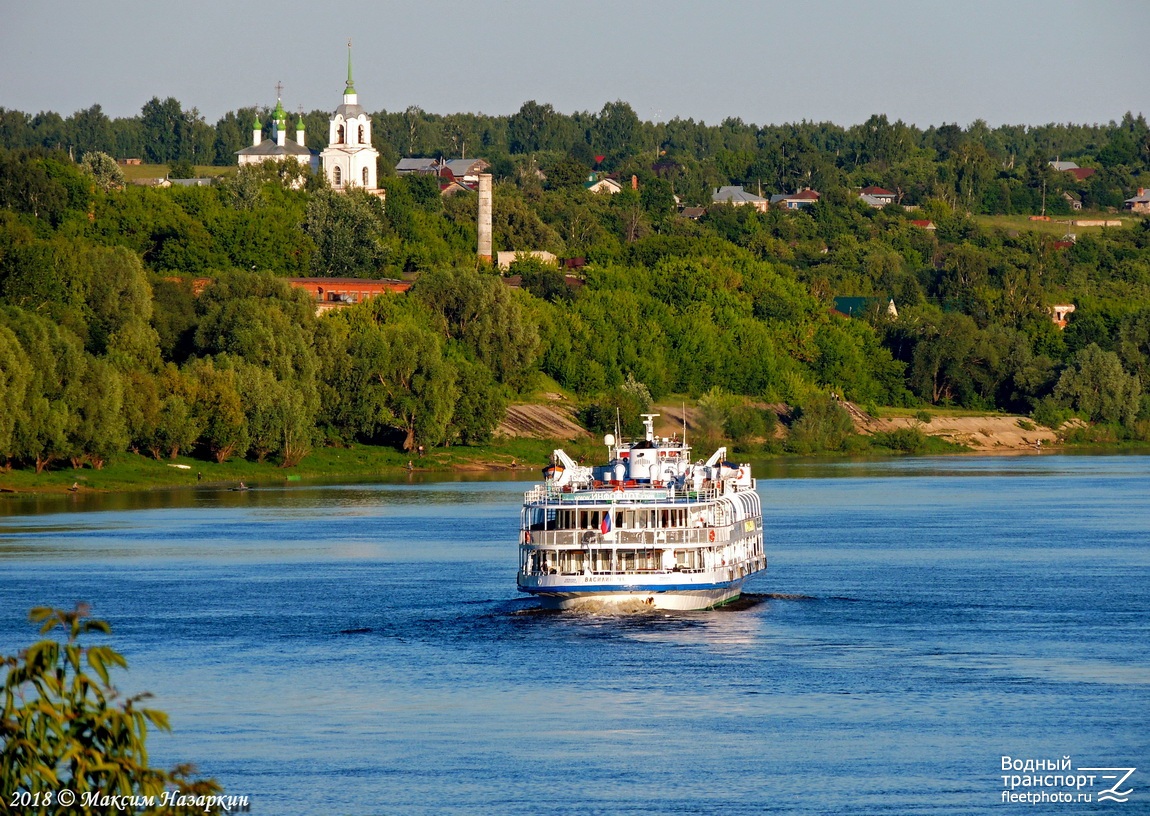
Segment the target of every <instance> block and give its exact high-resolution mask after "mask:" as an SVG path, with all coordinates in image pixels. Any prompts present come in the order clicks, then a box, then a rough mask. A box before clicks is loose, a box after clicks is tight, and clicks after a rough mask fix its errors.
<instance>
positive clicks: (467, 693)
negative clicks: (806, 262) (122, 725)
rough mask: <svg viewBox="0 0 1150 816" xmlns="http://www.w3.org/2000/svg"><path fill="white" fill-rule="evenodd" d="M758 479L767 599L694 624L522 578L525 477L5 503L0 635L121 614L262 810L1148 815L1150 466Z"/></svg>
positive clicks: (212, 751)
mask: <svg viewBox="0 0 1150 816" xmlns="http://www.w3.org/2000/svg"><path fill="white" fill-rule="evenodd" d="M758 475H760V476H761V477H763V478H761V479H760V481H759V490H760V493H761V494H762V496H763V500H764V502H763V504H764V508H765V510H764V512H765V516H766V518H765V525H764V526H765V528H766V531H767V550H768V557H769V560H770V569H769V571H768V573H767V574H766V575H765V577H761V578H759V579H757V580H756V581H755V582H754V583H752V584H751V585H750V587H749V589H750V591H751V592H752V593H754V595H753V598H752V602H751V603H749V604H744V605H740V606H739V607H738V608H728V609H723V610H720V611H716V612H708V613H680V614H673V615H664V614H662V613H659V614H657V615H652V614H646V615H625V616H602V615H600V616H591V615H580V614H572V613H558V614H544V613H540V612H537V611H534V610H533V602H532V601H530V600H526V599H521V598H519V597H517V593H516V590H515V564H516V553H515V543H514V542H515V540H516V529H517V524H518V509H519V503H520V502H521V500H522V494H523V491H524V490H525V489H527V487H528V486H529V485H528V483H527V482H524V481H515V482H510V481H502V482H501V481H426V482H420V481H416V482H414V483H410V482H401V483H386V484H371V485H354V486H304V487H287V488H278V487H277V488H262V489H256V490H252V491H250V492H248V493H233V492H228V491H215V490H212V491H209V490H201V491H194V492H182V493H180V492H174V493H154V494H148V495H146V496H131V497H125V496H114V497H72V496H68V497H64V498H61V499H59V500H50V501H39V502H35V503H24V502H22V501H20V500H16V501H13V500H5V501H3V502H0V652H2V653H5V654H8V653H12V652H13V651H15V650H16V649H17V648H19V647H20V646H22V645H25V644H27V643H30V642H31V641H32V640H34V639H35V636H36V635H35V631H36V630H35V629H34V628H33V627H32V626H30V625H29V624H28V623H27V619H26V616H27V611H28V609H29V608H30V607H32V606H35V605H54V606H66V607H71V606H72V605H74V604H75V602H77V601H89V602H91V603H92V605H93V611H94V613H95V614H96V615H97V616H98V617H102V618H104V619H107V620H109V621H111V623H112V625H113V628H114V639H113V643H114V645H115V646H117V647H118V648H119V649H120V650H121V651H122V652H124V653H125V655H126V656H127V657H128V660H129V663H130V665H131V669H130V671H128V672H126V673H124V672H121V673H120V674H119V676H118V685H119V687H120V688H121V689H122V690H123V691H125V692H129V693H135V692H139V691H143V690H148V691H151V692H153V693H154V694H155V700H154V701H153V702H154V704H155V705H156V706H157V707H159V708H162V709H164V710H166V711H168V712H169V714H170V715H171V719H172V724H173V727H174V731H173V733H172V734H170V735H164V734H153V735H152V736H151V738H150V740H149V746H150V748H151V753H152V760H153V762H154V763H156V764H163V765H165V766H168V765H171V764H174V763H175V762H177V761H193V762H195V763H196V764H197V765H198V766H199V768H200V771H201V773H203V774H205V775H208V776H212V777H215V778H216V779H217V780H219V781H220V782H221V783H222V784H223V785H224V787H225V789H226V791H227V792H228V793H231V794H236V795H246V796H248V797H249V799H250V802H251V810H250V812H251V813H255V814H277V815H278V814H285V815H286V814H305V815H308V814H444V813H480V814H540V813H556V814H589V813H594V814H685V813H690V814H759V813H765V812H772V813H801V814H806V813H843V814H859V813H872V814H873V813H899V814H902V813H932V812H933V813H1014V812H1018V813H1051V812H1056V813H1088V812H1099V811H1107V812H1113V813H1119V814H1129V813H1147V812H1150V635H1148V632H1150V457H1136V456H1114V457H1094V456H1032V457H1014V458H966V457H952V458H945V459H911V460H900V461H894V462H883V463H873V462H871V463H839V464H821V465H790V466H778V467H777V468H776V470H775V471H774V472H764V473H760V474H758ZM1003 757H1009V758H1010V759H1009V760H1007V762H1008V763H1010V764H1012V765H1013V764H1014V763H1015V761H1016V760H1017V766H1018V768H1023V767H1024V766H1025V762H1026V760H1044V761H1047V760H1048V761H1051V762H1052V763H1057V764H1058V765H1059V766H1061V764H1062V763H1063V758H1064V757H1065V758H1066V760H1065V761H1066V763H1067V764H1069V766H1070V767H1071V768H1072V769H1073V770H1072V771H1062V770H1059V771H1057V772H1053V771H1040V773H1041V774H1043V776H1042V777H1041V778H1038V779H1035V778H1034V777H1033V776H1032V774H1033V771H1032V770H1029V769H1028V770H1027V771H1026V772H1025V773H1024V772H1023V771H1022V770H1016V769H1015V768H1013V767H1012V768H1010V769H1008V770H1003V768H1002V764H1003ZM1080 768H1083V769H1095V768H1123V769H1129V768H1136V769H1137V770H1136V771H1135V772H1134V773H1133V774H1131V775H1129V776H1128V777H1127V778H1126V779H1125V780H1124V781H1122V782H1121V784H1120V785H1118V787H1117V788H1116V790H1118V791H1119V792H1123V791H1131V792H1130V793H1128V794H1126V795H1124V796H1123V797H1119V798H1127V799H1128V800H1129V801H1127V802H1125V803H1120V802H1115V801H1102V802H1099V801H1098V799H1099V796H1100V795H1101V794H1102V793H1103V792H1104V791H1105V789H1106V788H1108V787H1112V786H1113V785H1114V783H1115V781H1116V780H1115V779H1110V780H1108V781H1107V780H1105V779H1104V777H1114V776H1117V777H1121V776H1122V775H1123V774H1125V773H1126V772H1125V771H1120V772H1115V771H1095V770H1087V771H1079V770H1078V769H1080ZM1054 773H1057V774H1058V777H1057V782H1056V779H1055V777H1054V775H1053V774H1054ZM1078 774H1082V775H1083V776H1084V777H1085V776H1086V775H1092V777H1091V779H1092V780H1093V782H1092V783H1091V782H1087V783H1085V784H1082V785H1081V786H1080V785H1079V784H1078V783H1077V781H1075V782H1074V783H1073V785H1072V786H1071V787H1067V786H1066V785H1065V779H1064V777H1065V776H1066V775H1070V776H1071V777H1072V778H1073V777H1077V775H1078ZM1004 776H1005V777H1007V778H1006V780H1005V781H1004V779H1003V777H1004ZM2 793H4V794H5V795H7V793H8V792H2ZM1019 794H1021V795H1023V796H1026V795H1032V796H1034V797H1036V799H1035V801H1039V802H1045V803H1044V804H1038V805H1032V804H1027V803H1026V800H1025V799H1022V800H1021V801H1019V800H1018V799H1015V800H1014V801H1011V798H1010V797H1011V796H1012V795H1014V796H1017V795H1019ZM1063 795H1070V796H1073V798H1074V801H1073V802H1071V803H1059V804H1052V803H1050V799H1051V798H1053V797H1059V798H1061V797H1062V796H1063ZM1040 796H1046V797H1047V799H1045V800H1043V799H1039V798H1037V797H1040ZM1106 798H1107V799H1109V798H1110V797H1106Z"/></svg>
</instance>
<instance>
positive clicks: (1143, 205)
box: [1122, 187, 1150, 213]
mask: <svg viewBox="0 0 1150 816" xmlns="http://www.w3.org/2000/svg"><path fill="white" fill-rule="evenodd" d="M1122 209H1124V210H1129V211H1130V212H1136V213H1150V195H1148V194H1147V193H1146V189H1145V188H1144V187H1139V188H1138V195H1136V196H1134V197H1133V198H1128V199H1126V201H1124V202H1123V203H1122Z"/></svg>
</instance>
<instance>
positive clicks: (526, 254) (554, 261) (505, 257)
mask: <svg viewBox="0 0 1150 816" xmlns="http://www.w3.org/2000/svg"><path fill="white" fill-rule="evenodd" d="M529 258H534V259H535V260H537V261H540V262H541V263H545V264H547V265H548V266H554V267H556V268H558V266H559V258H558V257H556V256H555V255H554V254H553V253H551V252H548V251H547V250H545V249H532V250H520V251H518V252H497V253H495V264H496V266H498V267H499V268H500V269H510V268H511V264H513V263H515V262H516V261H520V260H526V259H529Z"/></svg>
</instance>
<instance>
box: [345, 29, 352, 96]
mask: <svg viewBox="0 0 1150 816" xmlns="http://www.w3.org/2000/svg"><path fill="white" fill-rule="evenodd" d="M343 93H344V95H345V96H346V95H347V94H353V93H355V83H354V82H353V81H352V79H351V40H348V41H347V87H346V88H345V89H344V91H343Z"/></svg>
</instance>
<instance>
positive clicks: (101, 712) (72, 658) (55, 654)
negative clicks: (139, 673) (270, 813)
mask: <svg viewBox="0 0 1150 816" xmlns="http://www.w3.org/2000/svg"><path fill="white" fill-rule="evenodd" d="M89 611H90V610H89V608H88V606H87V605H86V604H80V605H78V606H77V607H76V608H75V610H73V611H71V612H68V611H65V610H61V609H48V608H46V607H37V608H35V609H33V610H32V611H31V613H30V615H29V618H30V619H31V621H32V623H34V624H40V634H41V635H47V634H49V633H51V632H54V630H56V629H60V630H62V634H63V636H64V638H65V639H64V640H63V641H61V640H56V639H52V638H47V639H44V640H40V641H38V642H36V643H34V644H33V645H32V646H30V647H29V648H28V649H27V650H25V651H23V652H21V653H20V654H18V655H4V656H0V665H2V666H3V667H4V669H5V671H4V687H3V697H2V699H3V706H2V707H0V788H3V790H4V799H5V801H4V805H5V808H6V807H7V806H8V804H9V803H10V802H11V801H12V797H13V795H14V794H17V793H21V792H26V793H29V794H33V795H36V794H39V795H44V794H49V793H52V794H55V793H57V792H59V791H61V790H63V789H67V790H69V791H70V792H72V793H74V794H76V796H77V803H79V801H81V799H82V798H83V797H84V795H85V794H88V795H95V796H96V798H97V800H100V799H102V797H104V796H116V797H136V796H138V797H156V799H157V800H161V798H162V795H163V793H164V792H165V791H169V790H174V791H178V792H179V793H180V794H182V795H187V796H189V797H193V798H195V797H204V796H212V795H215V794H217V793H219V791H220V787H219V785H217V784H216V783H215V782H214V781H213V780H204V779H193V778H192V774H194V773H195V768H193V767H192V766H190V765H182V766H178V767H176V768H174V769H173V770H170V771H165V770H162V769H159V768H153V767H151V764H150V762H149V759H148V746H147V736H148V727H149V726H151V727H154V728H157V729H159V730H161V731H170V730H171V727H170V725H169V724H168V716H167V715H166V714H165V713H164V712H163V711H160V710H159V709H155V708H145V707H143V706H141V705H140V702H141V701H142V700H144V699H145V698H146V697H148V695H147V694H137V695H134V696H132V697H127V698H124V697H122V696H121V694H120V692H119V691H118V690H117V689H116V688H115V687H114V686H113V685H112V671H113V670H114V669H117V668H120V669H126V668H127V667H128V662H127V661H126V660H125V659H124V657H123V655H121V654H120V653H119V652H117V651H116V650H115V649H113V648H112V647H111V646H109V645H107V644H100V645H90V643H91V640H92V639H93V638H100V637H101V636H107V635H110V634H111V631H112V629H111V627H110V626H109V625H108V624H107V623H106V622H105V621H102V620H97V619H95V618H92V617H90V614H89ZM66 804H67V803H60V804H59V805H58V804H57V803H56V802H54V801H50V800H49V801H48V802H47V803H45V804H44V805H42V806H33V807H32V808H25V809H22V810H21V811H20V812H21V813H28V814H50V813H61V812H66V811H68V810H70V809H71V808H70V807H61V806H60V805H66ZM180 811H183V812H191V808H187V809H185V808H182V807H181V808H178V809H177V808H168V807H162V806H159V805H158V804H157V805H154V806H151V807H141V808H140V809H139V810H138V811H137V810H136V809H133V811H132V812H139V813H146V814H161V813H164V814H175V813H179V812H180ZM5 812H7V811H5ZM83 812H84V813H91V814H94V816H103V814H113V813H118V812H121V811H120V810H119V809H118V808H117V806H116V805H115V804H98V805H94V806H89V807H85V808H83Z"/></svg>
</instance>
